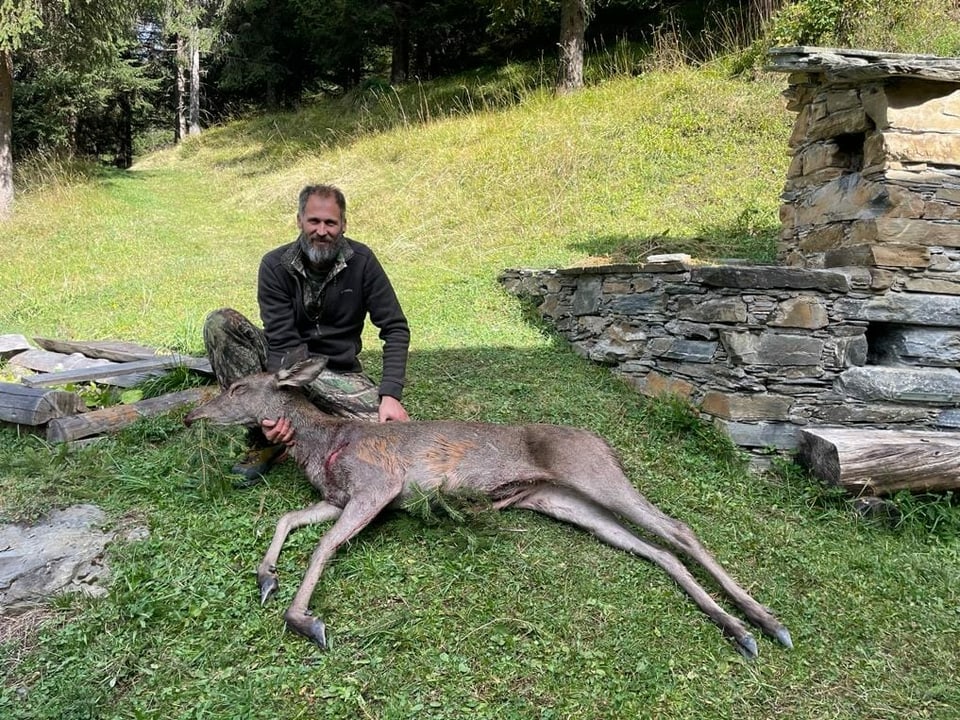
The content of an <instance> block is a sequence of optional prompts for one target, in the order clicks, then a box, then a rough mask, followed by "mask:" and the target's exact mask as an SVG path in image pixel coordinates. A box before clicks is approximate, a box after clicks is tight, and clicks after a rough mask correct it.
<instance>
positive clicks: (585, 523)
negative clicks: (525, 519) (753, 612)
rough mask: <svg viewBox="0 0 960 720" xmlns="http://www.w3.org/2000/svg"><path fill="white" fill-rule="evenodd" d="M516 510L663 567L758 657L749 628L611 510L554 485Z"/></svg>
mask: <svg viewBox="0 0 960 720" xmlns="http://www.w3.org/2000/svg"><path fill="white" fill-rule="evenodd" d="M513 507H519V508H525V509H528V510H535V511H537V512H540V513H543V514H544V515H549V516H550V517H553V518H556V519H557V520H562V521H564V522H567V523H570V524H571V525H577V526H579V527H581V528H583V529H585V530H587V531H588V532H590V533H592V534H593V535H595V536H596V537H597V538H599V539H600V540H602V541H603V542H605V543H607V544H609V545H612V546H613V547H615V548H618V549H620V550H625V551H626V552H629V553H632V554H634V555H637V556H639V557H642V558H645V559H646V560H649V561H651V562H653V563H655V564H656V565H658V566H660V567H661V568H662V569H663V570H664V571H666V573H667V574H668V575H669V576H670V577H671V578H673V580H674V581H675V582H676V583H677V584H678V585H679V586H680V587H681V588H682V589H683V591H684V592H686V593H687V595H689V596H690V598H691V599H692V600H693V601H694V602H695V603H696V604H697V606H698V607H699V608H700V609H701V610H702V611H703V612H704V613H706V614H707V616H708V617H709V618H710V619H711V620H713V622H715V623H716V624H717V625H718V626H719V627H720V629H721V630H722V631H723V633H724V634H725V635H726V636H728V637H730V638H732V639H733V640H734V641H735V642H736V645H737V649H738V650H739V651H740V653H741V654H743V655H744V656H746V657H748V658H754V657H756V656H757V643H756V640H754V638H753V636H752V635H751V634H750V632H749V631H748V630H747V628H746V626H745V625H744V624H743V623H742V622H741V621H740V620H738V619H737V618H735V617H733V616H732V615H730V613H728V612H727V611H726V610H724V609H723V608H722V607H720V605H718V604H717V602H716V601H715V600H714V599H713V597H712V596H711V595H710V594H709V593H708V592H707V591H706V590H705V589H704V588H703V586H702V585H700V583H699V582H697V580H696V578H694V577H693V575H692V574H691V573H690V571H689V570H688V569H687V568H686V566H684V564H683V563H682V562H680V560H679V559H678V558H677V556H676V555H674V554H673V553H672V552H670V551H669V550H666V549H664V548H662V547H660V546H658V545H655V544H654V543H651V542H649V541H648V540H645V539H643V538H641V537H638V536H637V535H635V534H634V533H633V532H631V531H630V530H629V529H627V528H626V527H624V525H623V524H622V523H621V522H620V521H619V520H618V519H617V518H616V517H615V516H614V515H613V514H612V513H610V512H609V511H608V510H607V509H605V508H603V507H601V506H600V505H597V504H596V503H595V502H593V501H591V500H589V499H588V498H585V497H583V496H582V495H581V494H579V493H578V492H577V491H575V490H571V489H568V488H561V487H556V486H551V485H541V486H538V487H537V488H535V489H533V490H532V491H531V492H529V493H526V494H524V495H523V496H521V497H520V498H519V499H518V500H517V501H516V502H515V503H514V504H513Z"/></svg>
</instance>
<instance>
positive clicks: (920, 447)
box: [797, 428, 960, 495]
mask: <svg viewBox="0 0 960 720" xmlns="http://www.w3.org/2000/svg"><path fill="white" fill-rule="evenodd" d="M797 459H798V461H799V462H800V463H801V464H802V465H804V466H805V467H807V468H809V469H810V471H811V472H812V473H813V474H814V475H815V476H816V477H817V478H819V479H820V480H822V481H824V482H825V483H828V484H830V485H841V486H843V487H845V488H846V489H848V490H849V491H850V492H851V493H852V494H854V495H888V494H891V493H895V492H897V491H898V490H913V491H919V492H930V491H941V490H955V489H957V488H960V433H956V432H935V431H921V430H872V429H864V428H859V429H844V428H817V429H805V430H802V431H801V433H800V446H799V448H798V455H797Z"/></svg>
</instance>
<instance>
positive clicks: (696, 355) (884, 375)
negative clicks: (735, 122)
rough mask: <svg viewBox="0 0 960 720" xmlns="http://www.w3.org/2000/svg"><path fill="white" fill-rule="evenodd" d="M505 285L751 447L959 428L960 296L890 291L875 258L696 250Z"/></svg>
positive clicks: (626, 370)
mask: <svg viewBox="0 0 960 720" xmlns="http://www.w3.org/2000/svg"><path fill="white" fill-rule="evenodd" d="M500 281H501V283H502V284H503V286H504V287H505V288H506V289H507V290H508V291H509V292H510V293H512V294H514V295H516V296H517V297H520V298H522V299H523V300H525V301H527V302H529V303H531V304H532V305H534V306H536V308H537V310H538V312H539V313H540V315H541V316H542V317H543V318H544V320H546V321H547V322H548V323H549V324H551V325H552V326H553V327H554V328H556V330H557V331H558V332H559V333H561V334H562V335H564V336H565V337H566V338H567V339H568V340H569V341H570V342H571V344H572V346H573V348H574V349H575V350H576V352H578V353H579V354H581V355H583V356H584V357H586V358H589V359H590V360H593V361H595V362H598V363H603V364H605V365H609V366H610V367H611V368H612V369H613V370H614V371H615V372H616V373H618V374H619V375H621V376H622V377H623V378H624V379H625V380H626V381H627V382H628V383H630V384H631V385H633V386H634V387H636V388H637V389H638V390H639V391H641V392H643V393H645V394H647V395H651V396H656V395H661V394H665V393H669V394H674V395H679V396H681V397H683V398H686V399H687V400H689V401H690V402H692V403H693V404H694V405H696V406H698V407H699V408H700V410H701V411H702V412H703V413H705V414H706V415H708V416H711V417H712V418H714V419H715V421H716V422H717V423H719V424H720V425H722V426H723V427H724V428H725V429H726V431H727V432H728V434H729V435H730V437H731V438H732V439H733V440H734V442H736V443H737V444H739V445H741V446H743V447H746V448H756V449H767V448H777V449H784V450H786V449H793V448H795V447H796V445H797V442H798V439H799V431H800V429H801V428H803V427H807V426H809V425H830V426H836V425H842V426H862V427H877V428H898V427H899V428H903V427H910V428H917V427H929V428H960V409H958V406H960V370H958V367H960V297H957V296H913V297H911V296H906V295H902V296H899V297H898V298H896V299H895V300H893V301H891V300H890V299H889V298H887V297H885V296H882V295H877V294H876V293H875V292H874V291H873V290H872V289H871V287H870V284H871V276H870V273H869V272H868V271H867V270H865V269H862V268H843V269H838V270H824V269H799V268H783V267H775V266H748V265H696V264H693V263H692V262H690V261H687V260H669V261H667V262H651V263H647V264H645V265H618V266H602V267H587V268H572V269H564V270H508V271H506V272H504V273H503V274H502V275H501V277H500ZM918 321H919V322H920V323H922V324H921V325H920V326H916V325H913V324H912V323H915V322H918Z"/></svg>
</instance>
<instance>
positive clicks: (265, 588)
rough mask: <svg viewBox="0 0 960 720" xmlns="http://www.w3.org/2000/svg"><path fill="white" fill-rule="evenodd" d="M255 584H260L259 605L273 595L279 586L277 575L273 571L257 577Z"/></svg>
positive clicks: (265, 602) (263, 603)
mask: <svg viewBox="0 0 960 720" xmlns="http://www.w3.org/2000/svg"><path fill="white" fill-rule="evenodd" d="M257 584H258V585H259V586H260V605H261V606H262V605H266V604H267V600H269V599H270V598H271V597H273V594H274V593H275V592H277V588H279V587H280V583H279V582H278V581H277V576H276V574H274V573H265V574H262V575H260V577H258V578H257Z"/></svg>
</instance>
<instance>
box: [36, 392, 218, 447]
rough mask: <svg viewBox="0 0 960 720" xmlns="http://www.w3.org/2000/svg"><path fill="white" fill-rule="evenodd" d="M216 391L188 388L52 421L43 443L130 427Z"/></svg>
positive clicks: (208, 396)
mask: <svg viewBox="0 0 960 720" xmlns="http://www.w3.org/2000/svg"><path fill="white" fill-rule="evenodd" d="M219 392H220V389H219V388H218V387H216V386H207V387H201V388H190V389H189V390H181V391H179V392H174V393H168V394H166V395H161V396H160V397H155V398H150V399H148V400H141V401H140V402H137V403H133V404H131V405H114V406H112V407H108V408H103V409H102V410H93V411H91V412H87V413H83V414H82V415H74V416H72V417H62V418H56V419H54V420H51V421H50V422H49V424H48V425H47V440H48V441H49V442H70V441H72V440H79V439H81V438H86V437H92V436H94V435H102V434H103V433H108V432H115V431H117V430H122V429H123V428H125V427H127V426H128V425H131V424H133V423H134V422H136V421H137V420H139V419H140V418H144V417H154V416H156V415H163V414H164V413H168V412H170V411H171V410H176V409H177V408H181V407H183V406H184V405H189V404H191V403H199V402H205V401H207V400H209V399H210V398H212V397H213V396H215V395H217V394H218V393H219Z"/></svg>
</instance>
